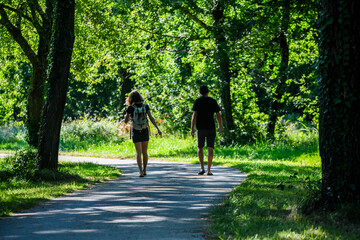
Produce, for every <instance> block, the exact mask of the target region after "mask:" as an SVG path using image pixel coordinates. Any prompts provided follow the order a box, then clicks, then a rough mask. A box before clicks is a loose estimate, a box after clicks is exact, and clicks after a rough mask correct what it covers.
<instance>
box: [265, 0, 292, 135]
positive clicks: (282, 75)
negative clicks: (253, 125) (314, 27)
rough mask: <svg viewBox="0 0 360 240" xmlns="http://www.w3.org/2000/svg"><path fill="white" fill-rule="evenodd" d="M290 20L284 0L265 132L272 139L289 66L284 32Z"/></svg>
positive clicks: (287, 5) (288, 2)
mask: <svg viewBox="0 0 360 240" xmlns="http://www.w3.org/2000/svg"><path fill="white" fill-rule="evenodd" d="M289 21H290V0H284V1H283V6H282V19H281V28H280V34H279V38H278V41H279V46H280V55H281V63H280V68H279V76H278V85H277V86H276V88H275V95H274V97H273V100H272V102H271V106H270V113H269V123H268V126H267V133H268V136H269V138H270V139H274V135H275V126H276V121H277V119H278V117H279V111H280V109H281V98H282V97H283V95H284V92H285V90H284V85H285V82H286V80H287V70H288V66H289V45H288V42H287V38H286V34H287V31H288V28H289Z"/></svg>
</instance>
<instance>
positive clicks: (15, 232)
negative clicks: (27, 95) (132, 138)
mask: <svg viewBox="0 0 360 240" xmlns="http://www.w3.org/2000/svg"><path fill="white" fill-rule="evenodd" d="M60 160H62V161H64V160H66V161H73V162H93V163H97V164H104V165H110V166H113V167H117V168H119V169H121V170H122V175H121V176H120V177H119V178H116V179H113V180H110V181H108V182H106V183H102V184H98V185H95V186H93V187H91V188H89V189H87V190H82V191H77V192H74V193H71V194H68V195H66V196H64V197H59V198H55V199H53V200H50V201H46V202H45V203H43V204H40V205H38V206H36V207H34V208H31V209H29V210H26V211H24V212H21V213H16V214H13V215H12V216H10V217H5V218H3V219H1V220H0V239H27V240H30V239H37V240H42V239H52V240H56V239H76V240H83V239H103V240H105V239H106V240H112V239H114V240H115V239H116V240H118V239H205V238H206V229H207V227H208V222H207V212H208V210H209V207H211V206H212V205H214V204H216V203H219V202H220V201H221V200H222V199H223V198H224V197H225V196H226V193H228V192H230V191H231V190H232V189H233V187H234V186H237V185H239V184H240V183H242V182H243V181H244V180H245V178H246V174H244V173H242V172H240V171H238V170H236V169H232V168H227V167H220V166H214V167H213V168H212V170H213V173H214V175H213V176H207V175H204V176H198V175H197V172H198V170H199V166H198V165H194V164H188V163H174V162H163V161H151V160H150V162H149V165H148V171H147V173H148V175H147V176H146V177H144V178H139V177H138V170H137V165H136V161H135V160H119V159H100V158H88V157H86V158H85V157H60Z"/></svg>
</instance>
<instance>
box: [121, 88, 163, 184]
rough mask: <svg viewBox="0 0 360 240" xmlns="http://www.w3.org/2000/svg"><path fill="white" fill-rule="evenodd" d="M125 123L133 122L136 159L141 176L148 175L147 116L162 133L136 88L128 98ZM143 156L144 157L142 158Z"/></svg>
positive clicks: (132, 131)
mask: <svg viewBox="0 0 360 240" xmlns="http://www.w3.org/2000/svg"><path fill="white" fill-rule="evenodd" d="M126 105H127V106H128V108H127V109H126V116H125V123H128V122H129V121H130V120H131V121H132V122H131V137H132V139H133V142H134V144H135V149H136V161H137V164H138V167H139V172H140V176H139V177H144V176H146V167H147V163H148V154H147V149H148V144H149V123H148V119H147V116H149V119H150V121H151V123H152V124H153V125H154V126H155V127H156V129H157V131H158V134H159V135H160V136H161V135H162V133H161V131H160V129H159V127H158V126H157V124H156V122H155V119H154V117H153V116H152V115H151V112H150V108H149V105H147V104H145V103H144V99H143V98H142V97H141V95H140V93H139V92H138V91H136V90H134V91H132V92H131V93H130V94H129V97H128V98H127V99H126ZM141 157H142V159H141Z"/></svg>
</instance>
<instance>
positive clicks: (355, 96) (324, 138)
mask: <svg viewBox="0 0 360 240" xmlns="http://www.w3.org/2000/svg"><path fill="white" fill-rule="evenodd" d="M321 7H322V10H321V12H320V15H319V16H320V29H319V30H320V46H319V49H320V56H319V73H320V82H319V83H320V96H319V102H320V118H319V149H320V155H321V162H322V203H323V204H324V207H325V208H334V207H336V206H337V205H338V204H341V203H348V202H350V203H359V201H360V111H359V109H360V81H359V79H360V69H359V66H360V21H359V18H358V17H357V15H358V13H359V11H360V2H359V1H337V0H324V1H322V5H321Z"/></svg>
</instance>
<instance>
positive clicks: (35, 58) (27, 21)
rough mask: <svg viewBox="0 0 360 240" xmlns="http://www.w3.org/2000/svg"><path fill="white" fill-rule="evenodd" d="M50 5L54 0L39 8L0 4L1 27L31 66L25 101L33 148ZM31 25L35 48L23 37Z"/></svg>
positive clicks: (45, 64) (30, 3)
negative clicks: (30, 76)
mask: <svg viewBox="0 0 360 240" xmlns="http://www.w3.org/2000/svg"><path fill="white" fill-rule="evenodd" d="M53 8H54V1H52V0H46V2H45V9H43V8H42V7H41V5H40V3H39V1H30V0H27V1H19V2H18V1H4V2H3V3H0V16H1V18H0V25H2V26H4V27H5V28H6V29H7V31H8V33H9V34H10V35H11V36H12V38H13V39H14V40H15V41H16V42H17V43H18V44H19V46H20V47H21V49H22V50H23V52H24V54H25V55H26V57H27V58H28V59H29V61H30V62H31V64H32V67H33V69H32V71H33V75H32V81H31V83H30V88H29V93H28V103H27V130H28V137H29V139H28V141H29V144H30V145H32V146H34V147H36V146H37V144H38V133H39V129H40V121H41V114H42V109H43V101H44V87H45V80H46V69H47V67H48V61H47V57H48V54H49V49H50V40H51V28H52V23H53ZM31 28H35V31H36V32H37V34H38V38H39V41H38V44H37V51H36V50H35V49H34V48H35V46H34V44H32V43H31V39H28V38H27V37H26V35H29V34H28V32H26V31H29V29H31ZM30 35H31V34H30Z"/></svg>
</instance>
